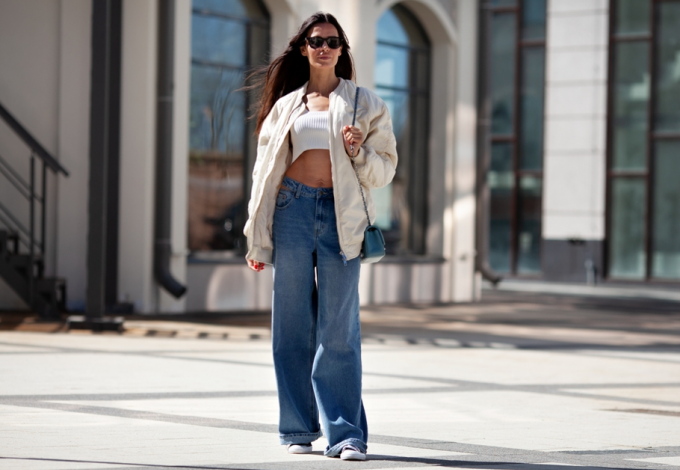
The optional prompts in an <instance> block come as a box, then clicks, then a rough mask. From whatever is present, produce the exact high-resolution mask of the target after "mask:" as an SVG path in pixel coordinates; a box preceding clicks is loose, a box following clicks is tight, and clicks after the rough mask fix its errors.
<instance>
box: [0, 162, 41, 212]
mask: <svg viewBox="0 0 680 470" xmlns="http://www.w3.org/2000/svg"><path fill="white" fill-rule="evenodd" d="M0 173H2V174H3V175H4V176H5V178H7V181H9V182H10V183H11V184H12V186H14V187H15V188H16V189H17V191H19V192H20V193H21V195H22V196H23V197H24V198H26V199H30V197H31V186H30V185H29V184H28V183H27V182H26V181H24V180H23V178H22V177H21V175H20V174H19V173H17V172H16V170H14V168H12V167H11V166H10V165H9V163H7V160H5V159H4V158H2V155H0ZM34 197H35V200H36V201H38V202H41V203H42V198H41V197H40V196H38V195H35V196H34Z"/></svg>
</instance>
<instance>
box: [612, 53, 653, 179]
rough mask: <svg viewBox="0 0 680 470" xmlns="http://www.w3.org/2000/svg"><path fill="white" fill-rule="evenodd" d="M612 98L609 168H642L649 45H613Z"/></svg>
mask: <svg viewBox="0 0 680 470" xmlns="http://www.w3.org/2000/svg"><path fill="white" fill-rule="evenodd" d="M613 52H614V70H613V73H614V76H613V83H612V85H613V87H614V88H613V90H612V93H613V94H614V96H613V99H612V111H613V122H612V132H613V136H612V152H613V168H615V169H619V170H623V169H628V170H632V169H644V168H645V166H646V150H645V149H646V147H647V107H648V102H649V71H648V70H647V68H648V58H649V45H648V44H647V42H646V41H642V42H637V41H636V42H620V43H617V44H616V45H615V46H614V51H613Z"/></svg>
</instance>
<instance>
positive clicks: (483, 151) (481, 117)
mask: <svg viewBox="0 0 680 470" xmlns="http://www.w3.org/2000/svg"><path fill="white" fill-rule="evenodd" d="M485 15H486V10H485V9H484V7H483V6H482V5H481V4H480V9H479V20H478V28H477V35H478V36H477V44H478V46H477V47H478V49H477V57H478V58H480V59H478V61H477V77H478V80H477V83H479V84H480V86H478V87H477V180H476V187H475V192H476V196H477V204H476V206H477V207H476V209H477V210H476V213H475V222H476V223H475V225H476V226H475V248H476V252H477V256H476V257H475V269H476V270H477V271H478V272H479V273H480V274H481V275H482V277H483V278H484V279H486V280H487V281H489V282H491V283H492V284H493V285H494V287H495V286H496V285H497V284H498V283H499V282H501V281H502V280H503V276H501V275H500V274H498V273H496V272H495V271H494V270H493V269H492V268H491V266H489V233H488V232H489V230H488V226H489V224H488V215H489V214H488V212H487V208H488V207H489V189H488V186H487V183H486V175H487V173H488V171H489V168H490V167H491V148H490V144H489V142H490V139H489V134H490V127H491V119H490V116H491V103H490V99H489V96H488V93H486V91H487V90H488V83H487V78H486V77H487V64H486V61H485V60H483V59H481V58H482V57H484V51H485V50H486V47H487V35H486V30H485V27H484V21H485Z"/></svg>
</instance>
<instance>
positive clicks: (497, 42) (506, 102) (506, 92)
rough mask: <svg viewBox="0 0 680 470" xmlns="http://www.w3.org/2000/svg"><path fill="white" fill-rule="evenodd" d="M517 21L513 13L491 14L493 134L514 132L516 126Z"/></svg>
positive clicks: (490, 66)
mask: <svg viewBox="0 0 680 470" xmlns="http://www.w3.org/2000/svg"><path fill="white" fill-rule="evenodd" d="M516 21H517V20H516V15H515V14H514V13H498V14H494V15H493V16H492V18H491V31H492V32H493V33H492V34H491V38H490V40H491V51H490V57H489V64H490V65H489V69H490V70H489V72H490V73H489V75H490V77H489V88H490V92H491V132H492V133H494V134H512V132H513V127H514V126H513V122H514V110H515V80H514V78H515V53H516V49H517V47H516V37H515V34H516V33H515V31H516V29H515V25H516Z"/></svg>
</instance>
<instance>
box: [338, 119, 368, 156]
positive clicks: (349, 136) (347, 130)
mask: <svg viewBox="0 0 680 470" xmlns="http://www.w3.org/2000/svg"><path fill="white" fill-rule="evenodd" d="M342 136H343V137H344V141H345V152H347V155H349V156H350V157H352V156H356V155H357V153H359V147H361V144H363V143H364V133H363V132H361V129H359V128H358V127H356V126H345V127H343V128H342ZM352 144H354V155H352V153H351V152H350V148H349V147H350V145H352Z"/></svg>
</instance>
